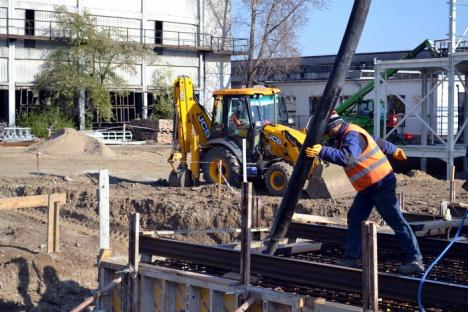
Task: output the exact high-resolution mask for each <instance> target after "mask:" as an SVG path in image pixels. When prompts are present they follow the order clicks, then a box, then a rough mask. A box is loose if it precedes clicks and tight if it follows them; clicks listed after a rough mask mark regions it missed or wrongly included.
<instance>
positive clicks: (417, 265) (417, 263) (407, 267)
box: [398, 260, 424, 275]
mask: <svg viewBox="0 0 468 312" xmlns="http://www.w3.org/2000/svg"><path fill="white" fill-rule="evenodd" d="M398 271H399V272H400V273H401V274H405V275H410V274H421V273H424V264H423V263H422V261H421V260H414V261H411V262H409V263H405V264H402V265H400V267H399V268H398Z"/></svg>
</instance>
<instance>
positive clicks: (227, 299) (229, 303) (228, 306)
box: [223, 294, 239, 311]
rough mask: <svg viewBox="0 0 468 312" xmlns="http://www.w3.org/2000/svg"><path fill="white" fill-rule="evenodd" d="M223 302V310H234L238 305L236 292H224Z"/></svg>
mask: <svg viewBox="0 0 468 312" xmlns="http://www.w3.org/2000/svg"><path fill="white" fill-rule="evenodd" d="M223 302H224V304H223V306H224V310H223V311H235V310H236V308H237V307H238V306H239V297H238V296H237V295H236V294H224V295H223Z"/></svg>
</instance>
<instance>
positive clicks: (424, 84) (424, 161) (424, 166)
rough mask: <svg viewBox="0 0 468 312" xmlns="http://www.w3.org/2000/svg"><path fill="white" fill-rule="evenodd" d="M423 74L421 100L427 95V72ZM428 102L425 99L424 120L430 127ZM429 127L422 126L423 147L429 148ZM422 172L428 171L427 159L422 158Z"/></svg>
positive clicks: (423, 106)
mask: <svg viewBox="0 0 468 312" xmlns="http://www.w3.org/2000/svg"><path fill="white" fill-rule="evenodd" d="M421 74H422V79H421V98H424V97H425V96H426V94H427V75H428V74H427V72H426V71H425V70H422V71H421ZM427 106H428V100H427V99H425V100H424V102H423V103H422V112H421V115H422V118H423V119H424V121H426V122H427V123H428V124H429V125H430V124H431V122H430V120H428V107H427ZM427 130H428V129H427V127H426V126H425V125H423V124H421V145H422V146H424V147H425V146H427V132H428V131H427ZM420 166H421V170H422V171H427V158H426V157H422V158H421V163H420Z"/></svg>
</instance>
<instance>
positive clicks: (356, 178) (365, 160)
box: [343, 124, 393, 192]
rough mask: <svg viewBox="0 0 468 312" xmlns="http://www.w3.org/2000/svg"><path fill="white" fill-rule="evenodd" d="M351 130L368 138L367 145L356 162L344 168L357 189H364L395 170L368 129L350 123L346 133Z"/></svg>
mask: <svg viewBox="0 0 468 312" xmlns="http://www.w3.org/2000/svg"><path fill="white" fill-rule="evenodd" d="M350 131H356V132H357V133H359V134H361V135H362V136H364V137H365V138H366V141H367V147H366V148H365V149H364V150H363V151H362V153H361V155H359V157H358V158H357V159H356V162H355V163H354V164H352V165H350V166H346V167H345V168H344V170H345V172H346V175H347V176H348V178H349V181H350V182H351V184H352V185H353V186H354V188H355V189H356V191H358V192H359V191H362V190H365V189H366V188H368V187H369V186H371V185H373V184H375V183H377V182H379V181H380V180H382V179H383V178H384V177H386V176H387V175H388V174H389V173H391V172H392V171H393V169H392V166H391V165H390V163H389V162H388V159H387V157H386V156H385V154H384V153H383V152H382V150H380V148H379V146H378V145H377V143H376V142H375V141H374V139H373V138H372V137H371V136H370V135H369V133H367V131H366V130H364V129H362V128H361V127H359V126H356V125H353V124H349V126H348V128H347V129H346V130H345V132H344V134H343V136H344V135H346V134H347V133H348V132H350Z"/></svg>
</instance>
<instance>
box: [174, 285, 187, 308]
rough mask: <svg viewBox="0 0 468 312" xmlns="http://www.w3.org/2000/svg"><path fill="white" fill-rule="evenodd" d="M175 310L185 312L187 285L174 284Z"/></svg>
mask: <svg viewBox="0 0 468 312" xmlns="http://www.w3.org/2000/svg"><path fill="white" fill-rule="evenodd" d="M175 308H176V309H175V310H176V311H187V285H185V284H180V283H177V284H176V298H175Z"/></svg>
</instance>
